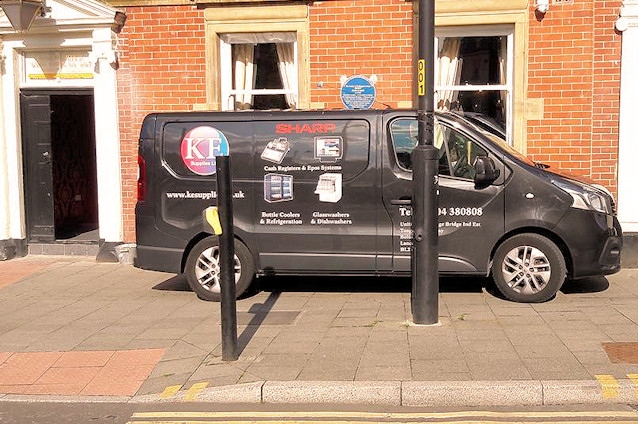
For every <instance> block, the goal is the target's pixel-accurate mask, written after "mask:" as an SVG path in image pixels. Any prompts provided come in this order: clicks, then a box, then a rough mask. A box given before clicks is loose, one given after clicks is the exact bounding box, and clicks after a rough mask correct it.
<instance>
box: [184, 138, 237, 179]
mask: <svg viewBox="0 0 638 424" xmlns="http://www.w3.org/2000/svg"><path fill="white" fill-rule="evenodd" d="M180 152H181V155H182V161H184V165H186V167H187V168H188V169H190V170H191V172H193V173H195V174H197V175H213V174H214V173H215V172H216V171H217V164H216V162H215V158H216V157H217V156H228V155H229V153H230V149H229V146H228V139H226V136H225V135H224V134H223V133H222V132H221V131H219V130H217V129H215V128H213V127H208V126H202V127H196V128H193V129H192V130H190V131H188V132H187V133H186V135H184V138H183V139H182V144H181V146H180Z"/></svg>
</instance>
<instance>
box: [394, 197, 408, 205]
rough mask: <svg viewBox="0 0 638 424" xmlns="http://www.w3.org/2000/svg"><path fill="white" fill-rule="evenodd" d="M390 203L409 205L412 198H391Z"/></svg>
mask: <svg viewBox="0 0 638 424" xmlns="http://www.w3.org/2000/svg"><path fill="white" fill-rule="evenodd" d="M390 204H391V205H404V206H410V205H411V204H412V199H411V198H407V199H406V198H401V199H392V200H390Z"/></svg>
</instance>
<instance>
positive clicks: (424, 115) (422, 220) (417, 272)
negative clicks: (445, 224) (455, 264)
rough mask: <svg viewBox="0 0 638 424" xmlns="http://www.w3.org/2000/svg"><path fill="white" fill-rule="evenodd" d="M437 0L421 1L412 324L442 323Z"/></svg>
mask: <svg viewBox="0 0 638 424" xmlns="http://www.w3.org/2000/svg"><path fill="white" fill-rule="evenodd" d="M434 65H435V62H434V0H419V57H418V60H417V95H418V100H419V108H418V112H417V119H418V122H419V134H418V137H419V140H418V145H417V147H416V148H415V149H414V150H413V151H412V164H413V167H412V169H413V175H412V178H413V180H412V184H413V192H412V226H413V230H414V238H413V248H412V301H411V303H412V320H413V321H414V323H415V324H436V323H437V322H438V321H439V298H438V297H439V264H438V239H439V236H438V226H439V225H438V198H437V191H438V177H437V174H438V160H437V159H438V152H437V149H436V147H434Z"/></svg>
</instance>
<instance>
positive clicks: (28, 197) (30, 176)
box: [20, 93, 55, 242]
mask: <svg viewBox="0 0 638 424" xmlns="http://www.w3.org/2000/svg"><path fill="white" fill-rule="evenodd" d="M20 105H21V108H20V109H21V118H22V119H21V123H22V143H23V144H22V146H23V149H22V151H23V154H24V176H25V205H26V215H27V241H41V242H51V241H53V240H54V239H55V226H54V215H53V168H52V160H51V155H52V153H51V151H52V149H51V98H50V96H48V95H25V94H23V93H21V94H20Z"/></svg>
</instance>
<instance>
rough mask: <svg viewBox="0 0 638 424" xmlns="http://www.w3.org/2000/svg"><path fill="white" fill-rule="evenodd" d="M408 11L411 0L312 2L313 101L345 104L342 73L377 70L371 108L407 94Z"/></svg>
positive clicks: (327, 105)
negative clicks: (343, 100)
mask: <svg viewBox="0 0 638 424" xmlns="http://www.w3.org/2000/svg"><path fill="white" fill-rule="evenodd" d="M412 16H413V13H412V3H411V2H406V1H405V0H357V1H352V0H344V1H325V2H318V3H315V4H311V5H310V87H311V95H310V98H311V101H312V102H321V103H324V106H325V108H326V109H333V108H338V109H341V108H343V104H342V103H341V98H340V89H341V82H340V78H341V76H342V75H346V76H348V77H349V76H352V75H357V74H359V75H364V76H367V77H369V76H371V75H373V74H375V75H376V76H377V78H378V82H377V83H376V85H375V87H376V91H377V103H376V104H375V105H374V106H373V107H374V108H380V109H382V108H385V107H386V106H384V104H385V105H389V106H391V107H397V102H400V101H409V100H411V98H412V95H411V93H412V91H413V88H412V71H411V70H412ZM320 83H323V87H319V86H318V85H319V84H320Z"/></svg>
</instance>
